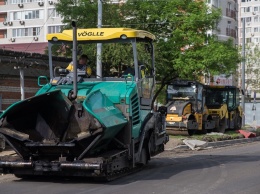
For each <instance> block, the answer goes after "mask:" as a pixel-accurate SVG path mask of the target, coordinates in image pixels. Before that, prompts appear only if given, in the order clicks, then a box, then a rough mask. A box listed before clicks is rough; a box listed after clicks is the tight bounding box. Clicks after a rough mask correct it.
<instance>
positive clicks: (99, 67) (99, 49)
mask: <svg viewBox="0 0 260 194" xmlns="http://www.w3.org/2000/svg"><path fill="white" fill-rule="evenodd" d="M97 27H98V28H101V27H102V0H98V25H97ZM101 55H102V44H101V43H97V73H96V74H97V77H102V59H101V58H102V56H101Z"/></svg>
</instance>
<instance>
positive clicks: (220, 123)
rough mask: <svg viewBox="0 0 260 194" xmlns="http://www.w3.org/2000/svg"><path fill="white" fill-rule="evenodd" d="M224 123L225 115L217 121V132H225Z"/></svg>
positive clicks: (225, 122)
mask: <svg viewBox="0 0 260 194" xmlns="http://www.w3.org/2000/svg"><path fill="white" fill-rule="evenodd" d="M226 125H227V119H226V117H224V118H223V119H221V120H220V121H219V125H218V127H217V128H216V131H217V132H220V133H225V131H226Z"/></svg>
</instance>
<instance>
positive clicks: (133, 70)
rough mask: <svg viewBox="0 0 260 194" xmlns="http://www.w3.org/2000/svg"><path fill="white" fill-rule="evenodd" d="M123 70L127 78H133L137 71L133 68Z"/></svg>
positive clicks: (125, 67) (124, 67) (128, 67)
mask: <svg viewBox="0 0 260 194" xmlns="http://www.w3.org/2000/svg"><path fill="white" fill-rule="evenodd" d="M122 70H123V73H122V76H126V75H128V74H130V75H132V76H134V75H135V69H134V68H133V67H130V66H123V68H122Z"/></svg>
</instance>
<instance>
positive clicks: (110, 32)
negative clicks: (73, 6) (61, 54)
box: [47, 28, 155, 41]
mask: <svg viewBox="0 0 260 194" xmlns="http://www.w3.org/2000/svg"><path fill="white" fill-rule="evenodd" d="M124 36H126V37H127V38H140V39H151V40H154V39H155V36H154V35H153V34H151V33H149V32H147V31H143V30H135V29H131V28H89V29H77V40H78V41H99V40H100V41H102V40H113V39H124ZM55 39H56V41H57V39H58V41H73V30H72V29H71V30H64V31H63V32H62V33H54V34H47V40H48V41H51V40H55Z"/></svg>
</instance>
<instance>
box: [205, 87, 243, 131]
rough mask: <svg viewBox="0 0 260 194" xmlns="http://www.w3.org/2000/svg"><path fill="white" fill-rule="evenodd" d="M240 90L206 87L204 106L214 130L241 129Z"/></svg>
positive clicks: (235, 88)
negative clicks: (214, 124)
mask: <svg viewBox="0 0 260 194" xmlns="http://www.w3.org/2000/svg"><path fill="white" fill-rule="evenodd" d="M239 94H240V90H239V89H238V88H237V87H235V86H206V106H207V107H208V109H209V114H211V115H212V117H213V120H214V121H215V122H216V128H215V130H216V131H217V132H221V133H224V132H225V130H226V129H241V125H242V114H243V111H242V107H241V106H240V100H239Z"/></svg>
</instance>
